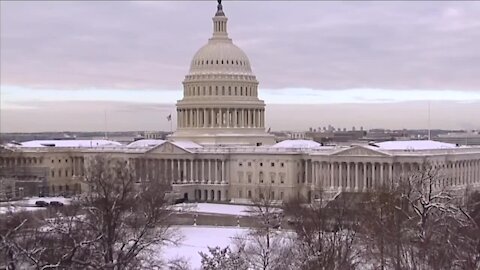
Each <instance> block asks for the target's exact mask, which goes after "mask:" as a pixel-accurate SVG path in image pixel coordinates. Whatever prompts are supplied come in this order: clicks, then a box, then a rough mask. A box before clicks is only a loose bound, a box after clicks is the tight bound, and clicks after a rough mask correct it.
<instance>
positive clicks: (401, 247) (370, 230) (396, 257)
mask: <svg viewBox="0 0 480 270" xmlns="http://www.w3.org/2000/svg"><path fill="white" fill-rule="evenodd" d="M407 208H408V204H406V203H405V201H403V200H402V196H401V193H399V192H398V191H396V190H394V189H390V188H389V187H385V186H384V187H380V188H379V189H377V190H375V191H373V192H369V193H367V194H365V196H364V198H363V207H362V209H361V211H359V219H360V226H358V238H359V240H360V242H361V244H360V247H361V249H360V250H361V256H362V259H363V261H364V262H366V263H367V264H369V265H372V266H373V267H374V268H375V269H381V270H383V269H396V270H401V269H409V268H410V266H411V265H412V261H413V259H412V256H413V254H414V253H413V252H412V251H413V250H412V247H411V245H410V239H409V238H408V233H409V230H408V228H407V227H408V223H409V222H410V221H409V216H408V215H407V214H406V212H408V209H407Z"/></svg>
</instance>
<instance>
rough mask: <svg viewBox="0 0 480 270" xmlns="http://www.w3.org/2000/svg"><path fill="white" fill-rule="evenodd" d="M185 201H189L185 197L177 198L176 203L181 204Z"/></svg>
mask: <svg viewBox="0 0 480 270" xmlns="http://www.w3.org/2000/svg"><path fill="white" fill-rule="evenodd" d="M184 202H187V199H185V198H180V199H176V200H175V202H174V204H179V203H184Z"/></svg>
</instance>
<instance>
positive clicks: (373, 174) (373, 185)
mask: <svg viewBox="0 0 480 270" xmlns="http://www.w3.org/2000/svg"><path fill="white" fill-rule="evenodd" d="M375 168H376V166H375V162H372V182H371V183H370V184H371V185H372V188H375V183H376V182H377V181H376V179H375Z"/></svg>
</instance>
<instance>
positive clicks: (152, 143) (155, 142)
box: [127, 139, 166, 148]
mask: <svg viewBox="0 0 480 270" xmlns="http://www.w3.org/2000/svg"><path fill="white" fill-rule="evenodd" d="M164 142H166V141H164V140H149V139H144V140H137V141H134V142H132V143H130V144H128V145H127V147H128V148H142V147H154V146H157V145H160V144H163V143H164Z"/></svg>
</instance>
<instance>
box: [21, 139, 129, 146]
mask: <svg viewBox="0 0 480 270" xmlns="http://www.w3.org/2000/svg"><path fill="white" fill-rule="evenodd" d="M120 145H122V144H121V143H119V142H115V141H110V140H34V141H27V142H22V143H21V146H20V147H103V146H120Z"/></svg>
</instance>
